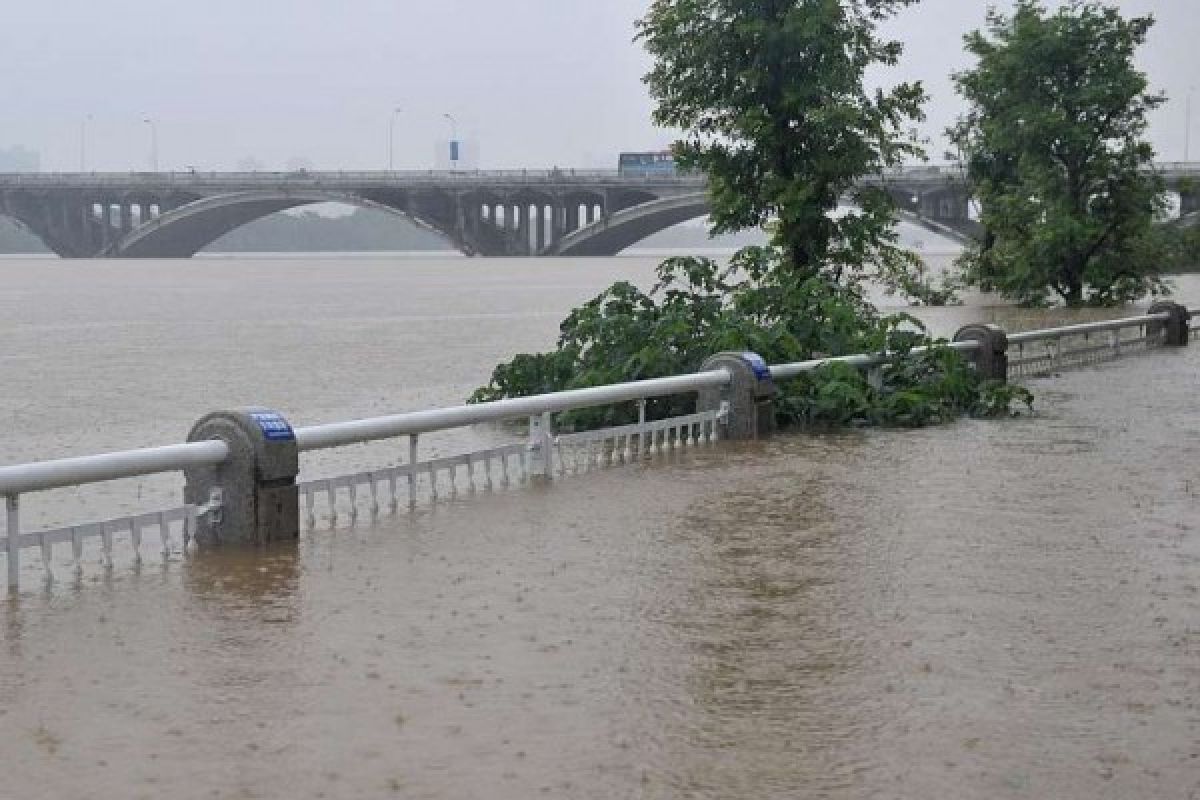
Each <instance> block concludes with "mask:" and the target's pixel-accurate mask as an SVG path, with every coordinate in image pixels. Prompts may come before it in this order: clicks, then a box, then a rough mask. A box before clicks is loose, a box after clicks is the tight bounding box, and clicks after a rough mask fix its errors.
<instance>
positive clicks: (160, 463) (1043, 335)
mask: <svg viewBox="0 0 1200 800" xmlns="http://www.w3.org/2000/svg"><path fill="white" fill-rule="evenodd" d="M1196 326H1197V322H1196V321H1194V320H1192V319H1191V317H1190V314H1189V313H1188V311H1187V309H1185V308H1183V307H1182V306H1178V305H1175V304H1170V303H1166V304H1162V303H1160V304H1156V305H1155V306H1154V307H1152V309H1151V312H1150V313H1148V314H1145V315H1141V316H1135V317H1127V318H1124V319H1118V320H1110V321H1103V322H1093V323H1085V324H1082V325H1067V326H1062V327H1057V328H1049V329H1046V330H1036V331H1027V332H1023V333H1015V334H1011V335H1006V334H1005V332H1004V331H1002V330H1000V329H999V328H997V327H995V326H990V325H969V326H966V327H965V328H963V329H961V330H960V331H959V332H958V334H956V336H955V340H954V341H953V342H951V343H949V344H948V346H949V347H950V348H951V349H953V350H955V351H958V352H960V353H962V354H963V355H964V357H965V358H967V359H968V360H970V361H971V362H972V363H973V364H974V365H975V368H976V369H977V370H978V371H980V372H981V373H982V374H984V375H985V376H986V377H989V378H995V379H999V380H1005V379H1007V378H1008V377H1010V376H1016V375H1031V374H1041V373H1043V372H1045V371H1047V370H1046V369H1045V364H1052V365H1053V367H1052V368H1057V367H1061V366H1069V365H1073V364H1081V363H1089V362H1090V361H1092V360H1097V359H1098V358H1099V357H1100V355H1099V354H1100V353H1101V351H1103V355H1104V356H1105V357H1115V356H1118V355H1121V354H1123V353H1127V352H1132V351H1134V350H1138V349H1146V348H1147V347H1153V346H1158V345H1186V344H1187V342H1188V336H1189V333H1190V331H1191V330H1195V329H1196ZM1014 348H1015V350H1014ZM1036 348H1042V350H1039V351H1037V352H1035V349H1036ZM926 350H927V348H917V349H915V350H914V351H910V352H912V353H921V352H925V351H926ZM1010 356H1011V360H1010ZM897 357H902V354H895V353H860V354H855V355H849V356H839V357H831V358H821V359H813V360H809V361H802V362H796V363H790V364H778V365H772V366H769V365H767V364H765V363H764V362H762V360H761V359H759V358H758V357H757V356H755V355H754V354H752V353H744V354H729V353H726V354H719V355H717V356H714V357H713V358H712V359H710V360H709V362H707V363H706V365H705V368H703V369H702V370H701V371H699V372H696V373H690V374H685V375H675V376H670V377H665V378H656V379H652V380H644V381H635V382H630V383H621V384H613V385H609V386H599V387H593V388H586V389H575V390H570V391H564V392H553V393H549V394H542V395H535V396H531V397H521V398H513V399H506V400H499V401H495V402H488V403H479V404H474V405H461V406H453V407H449V408H435V409H429V410H425V411H415V412H409V413H404V414H395V415H390V416H383V417H374V418H369V419H358V420H351V421H345V422H335V423H331V424H325V425H314V426H308V427H301V428H296V429H293V428H292V427H291V426H290V424H288V423H287V421H286V420H284V419H283V418H282V417H281V416H279V415H278V414H276V413H275V412H271V411H268V410H265V409H248V410H242V411H234V412H219V413H217V414H213V415H209V416H208V417H206V418H205V419H204V420H201V422H200V423H198V424H197V426H196V427H195V428H193V431H192V435H191V436H190V437H189V438H192V439H194V441H190V442H188V443H186V444H179V445H170V446H166V447H156V448H147V449H141V450H129V451H122V452H115V453H105V454H100V455H92V456H84V457H80V458H67V459H59V460H54V461H43V462H36V463H29V464H18V465H14V466H8V467H2V468H0V496H3V497H4V498H5V508H6V514H5V518H6V527H5V536H4V538H3V539H2V540H0V552H3V553H4V554H5V556H6V559H7V567H8V569H7V574H8V585H9V587H10V589H15V588H16V587H17V585H18V581H19V577H20V552H21V550H22V549H25V548H39V549H40V550H41V561H42V565H43V566H44V568H45V572H46V575H47V577H48V578H52V576H53V572H52V569H51V568H52V563H53V559H54V547H55V546H56V545H58V544H63V543H69V544H70V545H71V552H72V556H73V559H74V563H75V567H76V569H81V564H82V557H83V551H84V543H85V542H86V541H88V540H99V542H100V548H101V553H100V561H101V563H102V564H104V565H106V566H111V565H112V552H113V545H114V539H115V538H118V537H119V538H121V539H122V540H128V541H129V543H130V544H131V545H132V549H133V555H134V557H135V558H140V548H141V544H142V535H143V532H144V531H145V529H146V528H147V527H149V528H151V529H157V531H158V534H159V537H160V538H161V540H162V543H163V552H164V555H167V554H169V551H170V546H171V545H170V542H171V540H172V538H173V537H175V536H177V535H178V536H181V537H182V542H183V549H185V550H186V549H187V547H188V546H189V544H190V543H191V542H192V541H200V540H204V541H208V540H224V541H231V540H232V541H264V540H266V539H270V538H272V537H274V538H294V537H295V536H296V535H298V531H299V527H300V523H299V518H300V515H301V506H302V505H303V508H304V510H305V511H306V512H307V513H306V516H307V520H308V524H309V526H310V527H312V526H313V525H315V522H316V519H315V518H316V504H317V502H318V501H320V502H321V503H323V504H325V505H326V506H327V507H326V508H325V509H324V511H325V513H326V516H327V518H328V519H329V521H330V523H331V524H336V521H337V517H338V508H339V503H342V504H343V507H344V508H346V507H347V504H348V508H347V510H348V512H349V515H350V517H351V518H354V517H356V516H357V514H358V505H359V499H360V497H363V496H369V499H370V508H371V512H372V514H375V513H378V512H379V510H380V506H381V504H384V505H388V506H390V508H391V509H392V510H393V511H394V510H396V509H397V507H398V506H399V505H400V503H401V499H402V498H403V496H404V495H405V494H407V505H408V506H409V507H414V506H415V505H416V504H417V501H418V498H419V497H424V498H428V499H431V500H434V501H436V500H437V499H438V497H439V490H448V491H449V492H450V493H457V491H458V489H459V487H460V485H462V486H465V487H466V488H467V489H468V490H470V491H475V490H476V489H477V488H479V487H480V486H481V485H482V486H483V487H484V488H486V489H492V488H493V487H494V486H495V485H496V484H497V483H499V484H501V485H505V484H509V483H510V482H512V481H513V480H516V481H518V482H519V481H522V480H527V479H528V478H530V477H532V476H542V477H546V478H549V477H552V476H553V475H555V474H563V473H565V472H567V471H568V469H571V470H574V471H582V470H584V469H590V468H591V467H592V466H594V465H596V464H597V463H602V464H610V463H617V462H621V461H627V460H630V459H633V458H640V457H642V456H644V455H647V454H650V453H654V452H659V451H662V450H671V449H675V448H687V447H693V446H697V445H701V444H709V443H712V442H715V441H717V440H718V439H726V438H734V439H738V438H755V437H757V436H758V435H759V433H760V432H761V431H763V430H765V429H766V428H767V427H768V426H766V425H764V424H763V423H764V422H769V420H770V419H771V418H773V411H772V410H771V408H770V398H771V396H772V395H773V393H774V382H775V381H783V380H789V379H792V378H796V377H798V376H800V375H803V374H806V373H809V372H811V371H813V370H815V369H818V368H820V367H822V366H824V365H827V364H831V363H841V364H846V365H849V366H852V367H855V368H857V369H861V370H864V371H866V372H867V374H868V379H869V380H870V381H871V382H872V383H877V382H880V381H881V379H882V370H883V369H885V368H886V366H887V365H888V364H889V363H891V362H892V361H894V360H895V359H896V358H897ZM686 394H698V401H697V411H696V413H694V414H688V415H686V416H681V417H671V418H667V419H655V420H651V419H647V417H646V403H647V401H648V400H653V399H655V398H665V397H671V396H678V395H686ZM631 402H632V403H636V404H637V405H638V408H639V414H638V421H637V422H636V423H632V424H629V425H621V426H617V427H610V428H606V429H601V430H598V431H587V432H583V433H562V434H556V433H555V431H554V428H553V415H554V414H556V413H560V412H569V411H575V410H580V409H587V408H595V407H601V406H612V405H616V404H623V403H631ZM522 419H527V420H528V423H529V432H528V436H527V437H526V438H525V439H524V440H523V441H521V440H519V439H518V440H514V441H513V442H512V443H511V444H505V445H501V446H498V447H493V448H489V449H484V450H476V451H473V452H469V453H464V454H461V455H457V456H450V457H441V458H430V459H426V460H421V458H420V455H419V452H418V447H419V442H420V441H421V439H420V437H422V436H424V435H427V434H432V433H435V432H439V431H447V430H451V429H458V428H465V427H469V426H474V425H481V424H490V423H503V422H510V421H513V420H522ZM405 437H407V439H408V460H407V462H406V463H403V464H401V465H399V466H388V467H382V468H378V469H374V470H370V471H366V472H358V473H354V474H349V475H341V476H336V477H328V478H317V479H313V480H308V481H305V482H299V483H298V482H297V480H296V479H297V476H298V475H299V472H300V467H299V456H300V454H301V453H306V452H311V451H316V450H325V449H329V448H338V447H345V446H350V445H357V444H362V443H366V442H372V441H378V440H384V439H396V438H405ZM176 472H183V473H184V475H185V492H184V495H185V500H187V501H188V502H186V503H185V504H184V505H182V506H180V507H177V508H172V509H166V510H163V511H154V512H150V513H144V514H138V515H134V516H128V517H121V518H118V519H112V520H107V521H103V522H99V523H91V524H86V525H75V526H71V527H67V528H60V529H55V530H43V531H36V532H22V531H21V525H20V513H19V509H20V500H21V498H22V496H23V495H26V494H30V493H36V492H43V491H48V490H52V489H59V488H64V487H70V486H81V485H85V484H91V483H100V482H105V481H111V480H117V479H120V478H127V477H134V476H142V475H152V474H159V473H176ZM405 490H407V492H405Z"/></svg>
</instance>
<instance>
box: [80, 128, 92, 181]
mask: <svg viewBox="0 0 1200 800" xmlns="http://www.w3.org/2000/svg"><path fill="white" fill-rule="evenodd" d="M91 121H92V115H91V114H85V115H84V117H83V119H81V120H79V171H80V172H87V125H88V123H89V122H91Z"/></svg>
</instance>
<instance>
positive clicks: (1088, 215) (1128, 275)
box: [950, 0, 1165, 306]
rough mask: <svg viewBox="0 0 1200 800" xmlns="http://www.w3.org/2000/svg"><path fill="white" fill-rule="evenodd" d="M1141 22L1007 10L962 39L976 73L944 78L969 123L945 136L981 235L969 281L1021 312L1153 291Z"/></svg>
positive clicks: (1084, 8) (1089, 10) (1090, 7)
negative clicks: (1053, 299)
mask: <svg viewBox="0 0 1200 800" xmlns="http://www.w3.org/2000/svg"><path fill="white" fill-rule="evenodd" d="M1152 24H1153V20H1152V18H1150V17H1137V18H1133V19H1125V18H1123V17H1122V16H1121V15H1120V14H1119V13H1118V11H1117V10H1116V9H1113V8H1108V7H1105V6H1102V5H1099V4H1097V3H1095V2H1090V1H1087V2H1085V1H1084V0H1073V2H1070V3H1068V4H1067V5H1066V6H1064V7H1062V8H1061V9H1059V10H1058V11H1056V12H1054V13H1052V14H1051V13H1048V12H1047V11H1046V10H1045V9H1044V8H1043V7H1042V6H1041V5H1039V4H1038V3H1037V2H1036V1H1035V0H1018V3H1017V5H1016V9H1015V11H1014V12H1013V14H1012V15H1011V16H1007V15H1004V14H1002V13H999V12H997V11H994V10H993V11H991V12H989V14H988V29H987V32H986V33H985V32H983V31H975V32H973V33H970V34H968V35H967V37H966V46H967V49H968V50H969V51H970V52H971V53H973V54H974V55H975V56H977V57H978V59H979V63H978V65H977V66H976V67H975V68H974V69H971V70H967V71H965V72H962V73H959V74H958V75H956V76H955V83H956V84H957V86H958V90H959V92H960V93H961V94H962V95H963V96H964V97H965V98H966V99H967V101H968V102H969V103H970V111H969V112H968V113H967V114H966V115H965V116H964V117H963V118H962V119H960V120H959V122H958V124H957V125H956V126H955V127H954V128H953V129H952V130H951V131H950V133H951V135H952V136H953V138H954V140H955V141H956V143H957V144H958V147H959V151H960V152H961V153H962V154H963V157H964V159H965V161H966V167H967V175H968V179H969V181H970V183H971V186H972V189H973V191H974V193H975V194H976V196H977V197H978V198H979V201H980V207H981V219H980V221H981V222H982V224H983V226H984V229H985V232H986V235H985V238H984V241H983V243H982V244H981V245H979V246H977V247H975V248H973V249H971V250H969V251H968V252H967V253H966V255H965V257H964V259H963V264H964V266H965V268H966V269H965V272H966V277H967V279H968V281H970V282H973V283H975V284H978V285H982V286H984V287H985V288H995V289H997V290H999V291H1000V292H1002V293H1004V294H1005V295H1007V296H1009V297H1011V298H1013V299H1015V300H1017V301H1019V302H1021V303H1024V304H1033V305H1036V304H1041V303H1044V302H1046V300H1047V299H1048V298H1049V297H1050V296H1051V293H1053V294H1056V295H1058V297H1059V298H1061V300H1062V301H1063V302H1065V303H1066V304H1067V305H1069V306H1079V305H1085V304H1094V305H1113V304H1119V303H1123V302H1126V301H1129V300H1133V299H1137V298H1138V297H1141V296H1143V295H1145V294H1146V293H1147V292H1158V291H1161V290H1162V289H1163V285H1162V282H1161V280H1160V279H1159V270H1160V269H1161V261H1162V255H1163V252H1162V250H1163V247H1162V245H1163V242H1162V239H1161V237H1160V236H1159V235H1158V234H1157V233H1156V231H1155V230H1154V227H1153V225H1154V222H1155V217H1156V215H1157V214H1158V213H1159V212H1160V211H1161V210H1162V209H1163V206H1164V202H1165V196H1164V192H1163V183H1162V180H1161V179H1160V178H1159V176H1157V175H1156V174H1154V172H1153V170H1152V162H1153V158H1154V151H1153V149H1152V148H1151V146H1150V145H1149V144H1148V143H1147V142H1146V141H1145V140H1144V138H1143V137H1144V134H1145V132H1146V127H1147V115H1148V113H1149V112H1150V111H1152V110H1153V109H1155V108H1157V107H1158V106H1159V105H1160V104H1161V103H1163V102H1164V98H1163V97H1162V95H1158V94H1151V93H1149V92H1148V91H1147V87H1148V82H1147V79H1146V76H1145V74H1144V73H1142V72H1141V71H1139V70H1138V69H1137V68H1136V67H1135V65H1134V55H1135V53H1136V51H1137V49H1138V47H1140V46H1141V45H1142V44H1143V43H1144V42H1145V40H1146V34H1147V32H1148V31H1149V30H1150V27H1151V25H1152Z"/></svg>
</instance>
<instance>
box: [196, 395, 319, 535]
mask: <svg viewBox="0 0 1200 800" xmlns="http://www.w3.org/2000/svg"><path fill="white" fill-rule="evenodd" d="M206 439H220V440H221V441H223V442H225V443H226V444H227V445H229V458H228V459H226V460H225V462H224V463H222V464H219V465H217V466H215V467H198V468H195V467H194V468H191V469H188V470H186V471H185V472H184V475H185V479H186V483H185V486H184V502H185V503H194V504H196V505H203V504H204V503H205V502H207V501H208V497H209V493H210V490H211V489H213V488H220V489H222V490H223V505H222V508H221V513H220V514H219V515H212V514H207V515H205V516H204V517H202V518H201V520H200V524H199V526H198V529H197V531H196V541H197V543H198V544H216V543H232V544H266V543H267V542H274V541H285V540H292V539H296V538H297V537H298V536H299V535H300V495H299V490H298V489H297V488H296V475H297V473H298V472H299V451H298V450H297V447H296V436H295V434H294V433H293V432H292V426H291V425H289V424H288V422H287V420H286V419H284V418H283V416H282V415H281V414H279V413H278V412H276V411H271V410H270V409H266V408H247V409H239V410H234V411H216V412H213V413H212V414H209V415H208V416H206V417H204V418H203V419H201V420H200V421H199V422H197V423H196V424H195V425H194V426H193V427H192V430H191V433H189V434H188V441H189V442H196V441H203V440H206Z"/></svg>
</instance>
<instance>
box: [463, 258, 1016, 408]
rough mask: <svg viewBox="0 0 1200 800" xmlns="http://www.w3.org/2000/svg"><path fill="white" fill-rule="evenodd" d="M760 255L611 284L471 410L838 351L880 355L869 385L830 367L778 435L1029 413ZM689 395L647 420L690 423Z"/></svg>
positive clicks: (953, 359)
mask: <svg viewBox="0 0 1200 800" xmlns="http://www.w3.org/2000/svg"><path fill="white" fill-rule="evenodd" d="M780 263H781V256H780V254H779V253H778V252H777V251H775V250H773V249H772V248H759V247H749V248H746V249H744V250H742V251H741V252H739V253H738V254H737V255H736V256H734V258H733V259H732V260H731V262H730V263H728V264H724V265H722V264H719V263H718V262H716V261H714V260H712V259H708V258H691V257H687V258H684V257H680V258H670V259H667V260H666V261H664V262H663V263H662V264H661V265H659V268H658V282H657V283H656V284H655V286H654V287H653V288H652V289H651V290H650V292H648V293H646V292H643V291H641V290H640V289H638V288H637V287H636V286H634V285H633V284H630V283H627V282H619V283H616V284H614V285H613V286H611V287H610V288H609V289H607V290H606V291H605V292H603V293H602V294H600V295H599V296H597V297H596V298H594V299H592V300H590V301H589V302H587V303H585V304H584V305H583V306H581V307H579V308H577V309H575V310H574V311H572V312H571V314H570V316H568V317H567V319H566V320H564V322H563V323H562V326H561V333H560V336H559V339H558V344H557V347H556V349H555V350H553V351H551V352H549V353H538V354H523V355H518V356H517V357H515V358H514V359H513V360H512V361H510V362H507V363H504V364H500V365H499V366H497V367H496V369H495V371H494V372H493V374H492V380H491V382H490V383H489V384H488V385H487V386H484V387H481V388H480V389H478V390H476V392H475V394H474V395H472V397H471V402H486V401H489V400H499V399H502V398H505V397H519V396H523V395H530V394H538V393H543V392H553V391H561V390H564V389H577V388H582V387H586V386H599V385H604V384H611V383H619V382H623V381H632V380H642V379H645V378H655V377H660V376H664V375H676V374H683V373H687V372H693V371H695V370H697V369H698V368H699V367H700V365H701V364H702V363H703V362H704V360H705V359H706V358H708V357H709V356H711V355H712V354H714V353H719V352H723V351H730V350H734V351H741V350H751V351H753V352H756V353H758V354H759V355H761V356H763V357H764V358H765V359H766V360H767V361H768V362H769V363H774V364H780V363H788V362H795V361H805V360H808V359H811V358H813V357H814V356H824V355H830V354H840V353H862V352H888V353H890V354H891V356H890V358H889V363H888V364H887V365H885V367H884V369H883V372H882V377H883V380H882V383H881V385H876V386H872V385H870V384H869V382H868V381H867V379H866V376H865V375H864V374H863V373H862V372H861V371H860V370H857V369H853V368H850V367H845V366H843V365H839V364H836V363H835V364H830V365H828V366H825V367H821V368H819V369H817V370H816V371H814V372H812V373H809V374H807V375H805V376H802V377H801V378H799V379H796V380H793V381H789V382H787V383H785V384H784V385H783V386H782V387H781V389H782V393H781V395H780V397H779V399H778V401H777V402H776V416H777V418H778V421H779V422H780V423H781V424H784V425H788V424H797V425H817V426H834V425H859V424H876V425H881V424H892V425H906V426H919V425H926V424H930V423H933V422H938V421H944V420H946V419H949V418H950V417H953V416H958V415H960V414H963V413H970V414H976V415H980V416H996V415H1003V414H1007V413H1008V411H1009V407H1010V405H1011V404H1012V403H1013V402H1016V401H1021V402H1025V403H1030V402H1031V401H1032V397H1031V396H1030V395H1029V394H1028V393H1027V392H1025V391H1024V390H1023V389H1020V388H1019V387H1007V386H1004V385H1002V384H999V385H996V384H988V383H986V382H983V381H981V380H980V379H979V377H978V376H977V374H976V373H975V371H974V370H973V369H971V368H970V366H969V365H968V364H966V362H964V361H963V359H962V358H961V357H960V356H959V355H958V353H956V352H955V351H953V350H951V349H949V348H947V347H933V348H931V349H930V350H928V351H927V352H925V353H923V354H920V355H912V354H910V353H909V351H910V350H911V349H912V348H913V347H916V346H917V345H923V344H929V338H928V337H927V336H926V335H925V332H924V327H923V326H922V325H921V323H920V322H919V321H918V320H917V319H915V318H913V317H911V316H909V315H907V314H896V315H890V316H881V315H879V314H878V313H877V312H876V311H875V309H874V308H872V307H871V305H870V304H869V303H868V302H867V301H866V300H865V299H864V298H863V296H862V294H861V292H860V291H859V290H858V289H857V288H855V287H839V286H836V285H834V284H832V283H830V282H829V281H827V280H825V279H823V278H821V277H820V276H813V277H810V278H808V279H806V280H803V281H797V280H796V279H795V276H794V274H793V273H792V272H791V270H786V269H780V268H779V264H780ZM694 409H695V396H694V395H678V396H674V397H664V398H658V399H655V400H652V401H650V403H649V404H648V408H647V414H648V416H649V418H651V419H661V418H664V417H670V416H678V415H681V414H689V413H691V412H692V411H694ZM635 416H636V414H635V409H634V407H633V406H632V405H625V406H610V407H603V408H598V409H584V410H581V411H576V412H572V413H571V414H569V415H567V416H566V418H565V419H564V420H562V421H563V422H564V423H565V424H568V425H572V426H576V427H582V428H592V427H599V426H604V425H615V424H621V423H624V422H628V421H630V420H632V419H633V418H635Z"/></svg>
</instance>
